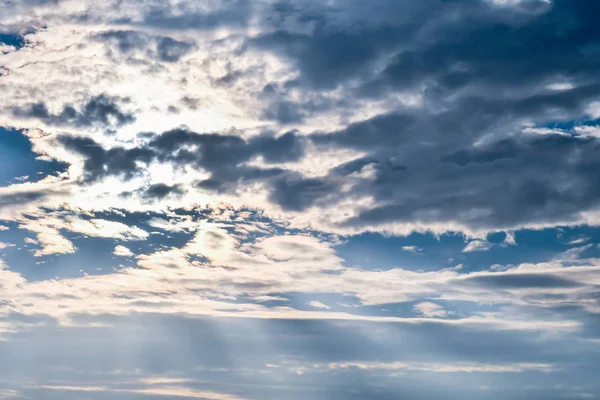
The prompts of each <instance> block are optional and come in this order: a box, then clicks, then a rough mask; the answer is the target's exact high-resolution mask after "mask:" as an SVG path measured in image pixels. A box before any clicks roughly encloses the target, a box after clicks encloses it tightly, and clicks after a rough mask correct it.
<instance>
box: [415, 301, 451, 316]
mask: <svg viewBox="0 0 600 400" xmlns="http://www.w3.org/2000/svg"><path fill="white" fill-rule="evenodd" d="M413 310H414V311H415V312H416V313H419V314H421V315H422V316H423V317H426V318H430V317H442V318H443V317H445V316H446V315H447V314H448V313H447V312H446V310H444V308H443V307H442V306H440V305H438V304H435V303H431V302H423V303H419V304H416V305H415V306H414V307H413Z"/></svg>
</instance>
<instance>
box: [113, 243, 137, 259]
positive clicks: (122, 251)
mask: <svg viewBox="0 0 600 400" xmlns="http://www.w3.org/2000/svg"><path fill="white" fill-rule="evenodd" d="M113 254H114V255H115V256H118V257H132V256H134V255H135V254H134V253H133V252H132V251H131V250H129V249H128V248H127V247H125V246H121V245H118V246H116V247H115V250H114V251H113Z"/></svg>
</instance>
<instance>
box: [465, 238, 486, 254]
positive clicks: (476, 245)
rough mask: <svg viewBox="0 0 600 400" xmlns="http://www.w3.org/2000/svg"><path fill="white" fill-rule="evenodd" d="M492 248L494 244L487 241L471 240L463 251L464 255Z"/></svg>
mask: <svg viewBox="0 0 600 400" xmlns="http://www.w3.org/2000/svg"><path fill="white" fill-rule="evenodd" d="M491 248H492V244H491V243H489V242H487V241H485V240H478V239H476V240H471V241H470V242H469V244H467V246H466V247H465V248H464V249H463V251H462V252H463V253H471V252H474V251H488V250H489V249H491Z"/></svg>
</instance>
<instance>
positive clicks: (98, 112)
mask: <svg viewBox="0 0 600 400" xmlns="http://www.w3.org/2000/svg"><path fill="white" fill-rule="evenodd" d="M125 100H127V99H125ZM118 101H119V100H118V99H116V98H113V97H110V96H107V95H104V94H101V95H97V96H93V97H91V98H90V99H89V100H88V101H87V102H86V103H85V104H83V105H82V106H81V107H80V109H79V110H78V109H76V108H75V107H74V106H73V105H71V104H66V105H64V106H63V108H62V110H61V111H60V112H59V113H57V114H53V113H52V112H51V111H50V110H48V107H47V106H46V104H45V103H44V102H39V103H35V104H31V105H29V106H28V107H24V108H15V109H14V110H13V114H14V115H15V116H17V117H24V118H37V119H40V120H42V121H44V122H45V123H47V124H49V125H57V126H73V127H90V126H104V127H119V126H122V125H126V124H129V123H132V122H134V121H135V116H134V115H133V114H131V113H128V112H125V111H123V110H121V108H120V106H119V104H118Z"/></svg>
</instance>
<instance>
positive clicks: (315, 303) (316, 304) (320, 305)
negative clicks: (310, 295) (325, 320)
mask: <svg viewBox="0 0 600 400" xmlns="http://www.w3.org/2000/svg"><path fill="white" fill-rule="evenodd" d="M308 305H309V306H311V307H313V308H322V309H325V310H329V309H331V307H329V306H328V305H326V304H323V303H321V302H320V301H316V300H315V301H311V302H310V303H308Z"/></svg>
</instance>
